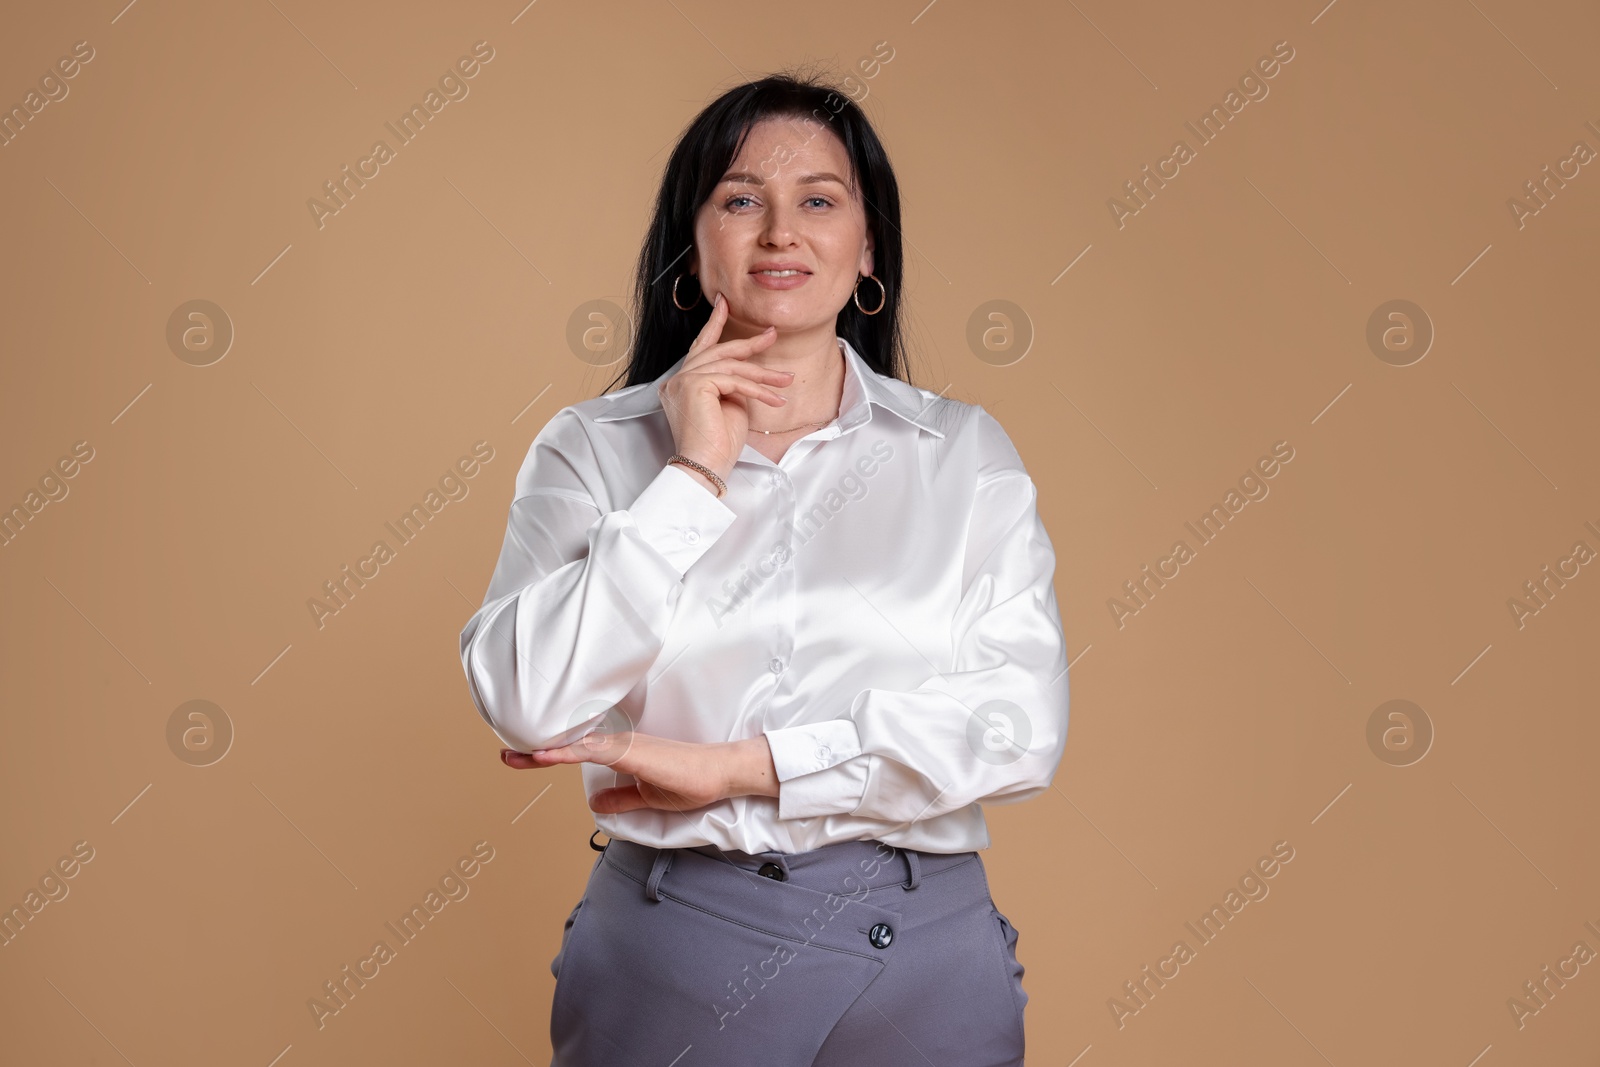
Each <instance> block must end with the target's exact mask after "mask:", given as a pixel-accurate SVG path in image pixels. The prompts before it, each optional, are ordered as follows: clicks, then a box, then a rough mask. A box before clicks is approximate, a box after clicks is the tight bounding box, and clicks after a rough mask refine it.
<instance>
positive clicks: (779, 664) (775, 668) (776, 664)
mask: <svg viewBox="0 0 1600 1067" xmlns="http://www.w3.org/2000/svg"><path fill="white" fill-rule="evenodd" d="M767 667H768V668H769V669H770V670H771V671H772V673H773V674H782V673H783V660H781V659H778V658H777V657H776V656H774V657H773V658H772V659H771V660H769V661H768V662H767Z"/></svg>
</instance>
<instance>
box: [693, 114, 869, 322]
mask: <svg viewBox="0 0 1600 1067" xmlns="http://www.w3.org/2000/svg"><path fill="white" fill-rule="evenodd" d="M850 179H851V174H850V159H849V156H848V155H847V154H846V153H845V149H844V144H843V142H841V141H840V140H839V138H838V136H837V135H835V134H834V133H833V132H832V131H831V130H829V129H828V128H827V127H826V126H825V125H824V124H822V123H820V122H818V121H817V120H815V119H810V118H783V119H767V120H764V121H762V122H760V123H757V124H756V125H754V126H752V127H751V129H750V135H749V137H747V138H746V139H745V143H744V145H743V147H742V148H741V149H740V151H739V155H738V156H737V157H736V158H735V159H734V161H733V162H732V163H731V164H730V165H729V167H728V173H727V174H726V175H724V178H723V181H722V182H721V183H719V184H718V185H717V187H716V188H715V189H713V190H712V193H711V196H710V197H709V198H708V199H707V200H706V202H705V203H704V204H702V205H701V206H700V210H699V213H698V214H697V215H696V216H695V228H694V236H695V248H694V252H693V253H692V255H691V257H690V262H689V271H690V273H692V274H694V275H695V276H696V277H697V278H698V280H699V284H700V288H701V291H702V292H703V293H704V297H705V300H706V301H707V302H708V303H709V302H710V301H711V300H713V299H714V298H715V297H716V294H717V293H718V292H719V291H720V292H722V293H723V294H724V295H725V296H726V298H727V301H728V329H727V330H725V331H724V334H725V336H726V335H732V336H748V335H751V334H755V333H759V332H760V331H762V330H764V329H766V328H767V327H768V326H776V327H777V328H778V331H779V333H780V334H781V333H784V332H802V331H806V330H812V329H819V330H826V331H827V333H828V335H829V336H830V337H831V336H832V335H833V330H834V325H835V320H836V319H837V317H838V314H839V311H840V310H841V309H842V308H843V307H844V306H845V303H846V302H847V301H849V300H850V299H851V298H852V293H853V291H854V289H855V285H856V281H857V279H858V278H859V277H863V276H865V275H868V274H871V273H872V248H873V240H872V234H871V232H870V231H869V230H868V228H867V218H866V210H865V207H864V205H863V203H862V200H861V194H860V191H859V190H857V189H854V188H852V187H851V186H850V185H849V184H848V183H849V182H850ZM764 267H772V268H774V269H776V268H779V267H788V268H793V269H795V270H798V271H799V272H800V273H798V274H793V275H790V276H787V277H780V276H772V275H764V274H762V273H760V272H761V270H762V268H764ZM867 288H868V294H867V296H864V297H863V300H867V298H868V297H871V298H872V299H871V302H870V303H869V304H868V306H869V307H870V306H873V305H874V304H876V293H875V292H873V290H875V289H876V286H872V285H869V286H868V287H867ZM683 299H684V301H685V302H686V303H687V301H688V296H687V294H684V297H683Z"/></svg>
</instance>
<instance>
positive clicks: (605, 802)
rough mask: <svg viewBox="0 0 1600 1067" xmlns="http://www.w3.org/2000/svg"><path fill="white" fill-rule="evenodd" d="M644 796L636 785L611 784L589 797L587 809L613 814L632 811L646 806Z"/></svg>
mask: <svg viewBox="0 0 1600 1067" xmlns="http://www.w3.org/2000/svg"><path fill="white" fill-rule="evenodd" d="M649 806H650V805H649V804H646V803H645V799H644V796H643V795H642V794H641V793H640V792H639V787H638V786H636V785H619V786H612V787H611V788H610V789H602V790H600V792H598V793H596V794H595V795H594V796H592V797H590V798H589V810H590V811H596V812H601V813H604V814H607V815H614V814H616V813H617V812H622V811H633V810H634V809H636V808H648V807H649Z"/></svg>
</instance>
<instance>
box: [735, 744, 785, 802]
mask: <svg viewBox="0 0 1600 1067" xmlns="http://www.w3.org/2000/svg"><path fill="white" fill-rule="evenodd" d="M726 744H727V745H728V757H729V758H728V781H727V787H726V789H725V791H724V795H725V796H728V797H744V796H757V797H776V796H777V795H778V770H777V768H776V767H775V766H773V763H772V746H771V745H769V744H767V737H766V735H765V734H757V735H756V736H755V737H747V738H745V739H744V740H742V741H729V742H726Z"/></svg>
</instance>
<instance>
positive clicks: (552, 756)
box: [506, 741, 587, 767]
mask: <svg viewBox="0 0 1600 1067" xmlns="http://www.w3.org/2000/svg"><path fill="white" fill-rule="evenodd" d="M516 755H518V756H524V758H525V759H526V760H527V761H528V762H527V763H521V764H512V763H511V759H512V757H511V755H507V756H506V763H508V764H511V766H516V767H554V766H556V765H557V764H561V763H582V762H583V761H584V760H585V759H586V758H587V757H586V756H585V755H584V753H583V751H582V743H581V742H578V741H574V742H573V743H572V744H570V745H563V746H562V747H561V748H542V749H535V750H534V751H533V752H531V753H527V754H526V755H524V753H520V752H519V753H516Z"/></svg>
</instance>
